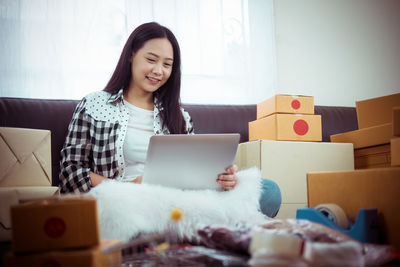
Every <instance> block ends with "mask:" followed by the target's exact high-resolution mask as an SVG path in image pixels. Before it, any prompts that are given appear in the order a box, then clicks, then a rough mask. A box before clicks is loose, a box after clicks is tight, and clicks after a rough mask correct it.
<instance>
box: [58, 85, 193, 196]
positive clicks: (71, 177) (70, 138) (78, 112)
mask: <svg viewBox="0 0 400 267" xmlns="http://www.w3.org/2000/svg"><path fill="white" fill-rule="evenodd" d="M122 93H123V91H122V89H121V90H120V91H119V92H118V93H117V94H114V95H111V94H110V93H107V92H105V91H99V92H95V93H92V94H89V95H88V96H86V97H84V98H83V99H82V101H81V102H80V103H79V104H78V105H77V107H76V109H75V112H74V114H73V116H72V120H71V122H70V124H69V127H68V134H67V137H66V140H65V143H64V147H63V149H62V150H61V162H60V167H61V172H60V185H59V186H60V189H61V192H63V193H65V192H76V193H78V192H87V191H89V190H90V188H91V180H90V172H91V171H92V172H94V173H97V174H99V175H102V176H104V177H107V178H112V179H118V180H123V179H124V170H125V162H124V155H123V144H124V138H125V135H126V130H127V125H128V120H129V112H128V110H127V108H126V107H125V105H124V102H123V101H122V100H123V97H122ZM154 103H155V104H154V134H155V135H162V134H169V131H168V129H167V128H162V121H161V117H160V110H161V108H162V107H160V106H159V103H158V102H157V100H155V102H154ZM181 110H182V114H183V117H184V119H185V122H186V130H187V132H188V133H189V134H192V133H193V123H192V120H191V118H190V116H189V114H188V113H187V112H186V111H184V110H183V108H181Z"/></svg>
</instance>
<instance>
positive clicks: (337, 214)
mask: <svg viewBox="0 0 400 267" xmlns="http://www.w3.org/2000/svg"><path fill="white" fill-rule="evenodd" d="M296 219H305V220H309V221H312V222H315V223H320V224H322V225H325V226H327V227H330V228H332V229H334V230H336V231H339V232H341V233H343V234H345V235H348V236H350V237H352V238H354V239H356V240H358V241H360V242H363V243H379V240H380V231H379V223H378V211H377V209H376V208H372V209H360V210H359V211H358V214H357V220H356V221H355V223H354V224H352V223H351V222H350V220H349V219H348V218H347V216H346V213H345V212H344V210H343V209H342V208H341V207H339V206H338V205H336V204H333V203H329V204H320V205H318V206H316V207H314V208H302V209H297V211H296Z"/></svg>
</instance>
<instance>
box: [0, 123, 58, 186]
mask: <svg viewBox="0 0 400 267" xmlns="http://www.w3.org/2000/svg"><path fill="white" fill-rule="evenodd" d="M0 154H1V160H0V187H2V186H51V142H50V131H48V130H35V129H24V128H10V127H0Z"/></svg>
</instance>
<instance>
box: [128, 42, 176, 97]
mask: <svg viewBox="0 0 400 267" xmlns="http://www.w3.org/2000/svg"><path fill="white" fill-rule="evenodd" d="M173 60H174V52H173V48H172V45H171V43H170V42H169V41H168V39H167V38H156V39H151V40H149V41H147V42H145V43H144V45H143V47H142V48H140V49H139V50H138V51H137V52H136V53H134V54H133V55H132V57H131V63H132V64H131V71H132V79H131V81H130V84H129V91H131V92H133V93H135V94H141V95H146V94H153V92H155V91H156V90H157V89H158V88H160V87H161V86H162V85H164V84H165V83H166V82H167V80H168V78H169V77H170V76H171V72H172V64H173Z"/></svg>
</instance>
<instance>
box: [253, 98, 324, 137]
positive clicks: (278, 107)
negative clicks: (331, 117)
mask: <svg viewBox="0 0 400 267" xmlns="http://www.w3.org/2000/svg"><path fill="white" fill-rule="evenodd" d="M258 139H259V140H286V141H290V140H292V141H321V140H322V130H321V116H320V115H314V98H313V97H311V96H292V95H275V96H273V97H271V98H269V99H267V100H265V101H263V102H261V103H259V104H257V120H255V121H251V122H249V141H253V140H258Z"/></svg>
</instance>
